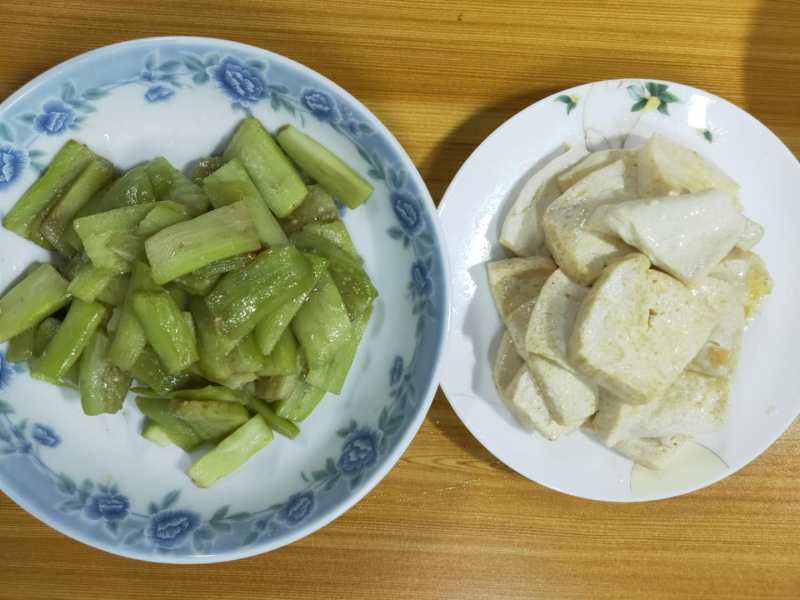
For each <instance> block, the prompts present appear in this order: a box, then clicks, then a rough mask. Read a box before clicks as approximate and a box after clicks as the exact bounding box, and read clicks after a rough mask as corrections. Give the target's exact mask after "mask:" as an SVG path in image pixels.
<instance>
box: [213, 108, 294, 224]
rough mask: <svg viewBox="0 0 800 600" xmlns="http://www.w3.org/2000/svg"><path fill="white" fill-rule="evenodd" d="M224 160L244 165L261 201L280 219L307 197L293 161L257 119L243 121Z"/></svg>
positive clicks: (227, 149) (229, 145)
mask: <svg viewBox="0 0 800 600" xmlns="http://www.w3.org/2000/svg"><path fill="white" fill-rule="evenodd" d="M224 158H225V160H226V161H230V160H232V159H234V158H238V159H239V160H240V161H241V163H242V165H244V168H245V169H246V170H247V174H248V175H250V179H252V180H253V183H254V184H255V186H256V187H257V188H258V191H259V192H260V193H261V197H262V198H264V200H265V201H266V202H267V204H268V205H269V208H270V210H271V211H272V212H273V213H274V214H275V215H276V216H278V217H285V216H286V215H288V214H289V213H291V212H292V211H293V210H294V209H295V208H297V207H298V206H299V205H300V203H302V202H303V199H305V197H306V194H307V193H308V188H306V184H305V183H303V180H302V179H301V178H300V175H298V173H297V171H296V170H295V168H294V166H293V165H292V163H291V161H289V159H288V158H286V155H285V154H284V153H283V152H282V151H281V149H280V147H279V146H278V144H276V143H275V140H274V139H272V136H271V135H270V134H269V133H268V132H267V130H266V129H264V126H263V125H262V124H261V123H260V122H259V121H258V120H257V119H254V118H252V117H251V118H248V119H245V120H244V121H242V123H241V125H239V128H238V129H237V130H236V133H234V134H233V138H232V139H231V141H230V143H229V144H228V147H227V148H226V149H225V154H224Z"/></svg>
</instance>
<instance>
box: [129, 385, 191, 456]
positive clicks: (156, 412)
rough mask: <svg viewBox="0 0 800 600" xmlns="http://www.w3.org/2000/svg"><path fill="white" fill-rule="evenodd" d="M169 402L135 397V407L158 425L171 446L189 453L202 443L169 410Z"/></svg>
mask: <svg viewBox="0 0 800 600" xmlns="http://www.w3.org/2000/svg"><path fill="white" fill-rule="evenodd" d="M169 404H170V401H169V400H163V399H161V398H146V397H144V396H137V398H136V405H137V406H138V407H139V410H140V411H142V413H143V414H144V415H145V416H146V417H148V418H149V419H151V420H152V421H153V422H154V423H156V424H157V425H159V426H160V427H161V428H162V429H163V430H164V431H165V432H166V434H167V437H169V439H170V440H171V441H172V443H173V444H175V445H176V446H179V447H180V448H183V449H184V450H186V451H187V452H191V451H192V450H194V449H195V448H197V447H198V446H199V445H200V444H202V443H203V440H202V439H200V436H198V435H197V434H196V433H195V432H194V430H193V429H192V428H191V427H189V426H188V425H187V424H186V423H184V422H183V421H181V420H180V419H179V418H178V417H177V416H175V414H174V413H173V412H172V410H171V409H170V406H169Z"/></svg>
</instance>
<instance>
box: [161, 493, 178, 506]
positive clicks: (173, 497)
mask: <svg viewBox="0 0 800 600" xmlns="http://www.w3.org/2000/svg"><path fill="white" fill-rule="evenodd" d="M180 495H181V492H180V490H172V491H171V492H170V493H169V494H167V495H166V496H164V499H163V500H162V501H161V510H166V509H168V508H169V507H170V506H172V505H173V504H175V502H176V501H177V500H178V496H180Z"/></svg>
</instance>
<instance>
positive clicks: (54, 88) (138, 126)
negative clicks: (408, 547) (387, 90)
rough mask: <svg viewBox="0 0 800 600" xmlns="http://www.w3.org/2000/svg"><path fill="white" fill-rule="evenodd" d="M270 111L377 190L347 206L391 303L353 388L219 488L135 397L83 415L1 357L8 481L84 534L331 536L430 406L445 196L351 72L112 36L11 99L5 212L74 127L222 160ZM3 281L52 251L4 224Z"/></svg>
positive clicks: (208, 550) (249, 548)
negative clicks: (190, 470) (439, 217)
mask: <svg viewBox="0 0 800 600" xmlns="http://www.w3.org/2000/svg"><path fill="white" fill-rule="evenodd" d="M251 114H252V115H255V116H256V117H258V118H259V119H261V120H262V121H263V122H264V123H265V124H266V125H267V127H269V128H271V129H274V128H277V127H279V126H281V125H283V124H286V123H292V124H294V125H295V126H297V127H300V128H302V129H303V130H305V131H307V132H308V133H309V134H310V135H312V136H313V137H315V138H316V139H318V140H320V141H321V142H322V143H324V144H325V145H326V146H328V147H329V148H331V149H332V150H333V151H334V152H336V153H337V154H338V155H339V156H341V157H343V158H344V159H345V160H346V161H347V162H348V163H350V164H351V165H353V166H354V167H355V169H356V170H357V171H359V172H360V173H362V174H363V175H364V176H366V177H368V178H369V180H370V181H371V182H372V184H373V185H374V186H375V193H374V195H373V197H372V198H371V199H370V201H369V202H368V203H367V204H366V205H364V206H362V207H361V208H359V209H358V210H355V211H346V212H345V213H344V215H343V218H344V220H345V222H346V224H347V226H348V227H349V229H350V231H351V233H352V236H353V239H354V241H355V244H356V246H357V247H358V250H359V252H360V253H361V255H362V256H363V257H364V259H365V265H366V268H367V271H368V272H369V274H370V276H371V277H372V278H373V280H374V282H375V286H376V287H377V288H378V290H379V292H380V299H379V300H378V301H377V303H376V305H375V310H374V313H373V316H372V320H371V322H370V325H369V329H368V331H367V334H366V336H365V338H364V341H363V342H362V346H361V348H360V350H359V353H358V356H357V358H356V361H355V364H354V366H353V368H352V371H351V373H350V375H349V377H348V381H347V385H346V387H345V389H344V391H343V393H342V395H341V396H340V397H334V396H329V397H327V398H326V399H325V400H323V402H322V403H321V405H320V406H319V408H318V409H317V410H316V411H315V412H314V413H313V414H312V415H311V417H309V418H308V419H307V420H306V421H305V422H304V423H303V424H302V432H301V434H300V435H299V436H298V438H297V439H295V440H293V441H290V440H287V439H285V438H283V437H281V436H276V438H275V440H274V441H273V442H272V443H271V444H270V445H269V446H268V447H267V448H266V449H265V450H263V451H262V452H260V453H259V454H257V455H256V456H255V457H254V458H253V459H251V460H250V461H249V462H248V463H247V464H246V465H245V466H244V467H243V468H242V469H240V470H239V471H237V472H236V473H235V474H233V475H231V476H230V477H228V478H226V479H224V480H222V481H220V482H219V483H218V484H217V485H215V486H214V487H213V488H211V489H207V490H201V489H198V488H195V487H194V486H193V485H192V484H191V482H190V481H189V480H188V478H187V477H186V475H185V474H184V471H185V469H186V468H187V467H188V465H189V464H190V462H191V460H192V459H191V457H190V456H189V455H187V454H185V453H183V452H181V451H180V450H179V449H177V448H174V447H173V448H159V447H157V446H155V445H153V444H151V443H150V442H148V441H146V440H144V439H142V438H141V437H140V435H139V430H140V427H141V420H142V417H141V414H140V413H139V412H138V410H137V409H136V407H135V405H134V404H133V403H132V402H130V401H129V402H128V403H126V405H125V408H124V409H123V410H122V411H121V412H120V413H118V414H116V415H105V416H100V417H86V416H84V415H83V414H82V412H81V408H80V403H79V400H78V395H77V394H76V393H74V392H72V391H68V390H63V389H58V388H55V387H53V386H50V385H47V384H44V383H41V382H38V381H34V380H32V379H31V378H30V377H29V375H28V374H27V372H26V369H25V367H22V366H20V365H11V364H9V363H7V362H6V361H5V359H4V358H3V357H2V356H0V488H2V490H3V491H4V492H5V493H6V494H7V495H8V496H10V497H11V498H12V499H13V500H15V501H16V502H17V503H18V504H19V505H20V506H22V507H23V508H25V509H26V510H28V511H29V512H31V513H32V514H34V515H35V516H37V517H38V518H39V519H41V520H42V521H44V522H45V523H47V524H49V525H51V526H52V527H54V528H56V529H58V530H59V531H61V532H63V533H65V534H67V535H69V536H72V537H74V538H76V539H78V540H80V541H82V542H84V543H87V544H90V545H92V546H96V547H98V548H101V549H103V550H107V551H109V552H113V553H116V554H121V555H124V556H130V557H134V558H139V559H144V560H152V561H158V562H176V563H190V562H214V561H222V560H231V559H235V558H241V557H245V556H250V555H253V554H258V553H260V552H266V551H268V550H271V549H274V548H278V547H280V546H283V545H285V544H288V543H291V542H292V541H294V540H297V539H299V538H301V537H303V536H305V535H308V534H309V533H311V532H313V531H315V530H317V529H319V528H320V527H322V526H324V525H325V524H327V523H329V522H330V521H331V520H333V519H334V518H336V517H337V516H338V515H340V514H342V513H343V512H344V511H345V510H347V509H348V508H350V507H351V506H352V505H353V504H355V503H356V502H357V501H358V500H359V499H360V498H362V497H363V496H364V495H365V494H366V493H367V492H368V491H369V490H370V489H372V487H374V486H375V485H376V484H377V483H378V482H379V481H380V480H381V478H382V477H383V476H384V475H386V473H387V472H388V471H389V469H391V467H392V466H393V465H394V464H395V462H396V461H397V460H398V458H399V457H400V455H401V454H402V452H403V451H404V450H405V448H406V447H407V446H408V444H409V443H410V441H411V439H412V438H413V436H414V434H415V433H416V431H417V429H418V428H419V426H420V424H421V422H422V419H423V418H424V416H425V414H426V412H427V410H428V407H429V405H430V403H431V399H432V397H433V393H434V391H435V389H436V371H437V365H438V363H439V356H440V354H441V350H442V344H443V340H444V338H445V333H446V330H447V323H448V277H447V273H446V262H445V256H444V252H443V247H442V241H441V240H442V238H441V234H440V232H439V229H438V225H437V223H436V217H435V212H434V208H433V203H432V201H431V198H430V194H429V193H428V191H427V189H426V188H425V185H424V183H423V181H422V179H421V178H420V176H419V174H418V173H417V171H416V169H415V168H414V165H413V164H412V162H411V160H410V159H409V158H408V156H407V155H406V153H405V152H404V151H403V149H402V148H401V146H400V144H399V143H398V142H397V140H395V138H394V137H393V136H392V134H391V133H389V131H388V130H387V129H386V128H385V127H384V126H383V125H382V124H381V123H380V121H379V120H378V119H377V118H376V117H375V116H374V115H373V114H372V113H370V112H369V111H368V110H367V109H366V108H365V107H364V106H363V105H362V104H361V103H359V102H358V101H357V100H356V99H355V98H353V97H352V96H350V95H349V94H348V93H347V92H345V91H344V90H343V89H341V88H340V87H338V86H337V85H336V84H334V83H332V82H331V81H329V80H327V79H325V78H324V77H322V76H320V75H319V74H317V73H315V72H314V71H312V70H310V69H308V68H306V67H304V66H302V65H299V64H297V63H295V62H292V61H291V60H288V59H286V58H284V57H282V56H279V55H276V54H273V53H270V52H266V51H264V50H261V49H259V48H254V47H251V46H246V45H242V44H237V43H234V42H228V41H223V40H214V39H203V38H154V39H145V40H137V41H133V42H126V43H123V44H117V45H114V46H109V47H106V48H101V49H99V50H95V51H93V52H89V53H87V54H83V55H81V56H79V57H77V58H74V59H72V60H70V61H67V62H65V63H63V64H61V65H59V66H57V67H55V68H53V69H51V70H50V71H48V72H47V73H45V74H43V75H41V76H39V77H37V78H36V79H35V80H33V81H32V82H30V83H29V84H28V85H26V86H25V87H23V88H22V89H21V90H19V91H18V92H17V93H15V94H14V95H13V96H11V97H10V98H9V99H8V100H6V101H5V102H4V103H3V104H2V105H1V106H0V208H1V209H2V210H3V211H7V210H8V209H9V208H10V207H11V206H12V205H13V204H14V202H15V201H16V199H17V198H18V197H19V196H20V194H22V192H23V191H24V190H25V189H26V188H27V187H28V186H29V185H30V184H31V182H32V181H34V179H35V178H36V177H37V176H38V175H39V173H40V171H41V170H42V169H43V168H44V167H45V166H46V165H47V163H48V162H49V160H50V158H51V157H52V156H53V154H54V152H55V151H56V150H57V149H58V148H59V147H60V146H61V145H62V144H63V143H64V142H65V141H66V140H67V139H69V138H75V139H78V140H80V141H82V142H85V143H86V144H88V145H89V146H90V147H91V148H92V149H93V150H95V151H96V152H98V153H99V154H101V155H103V156H105V157H107V158H109V159H110V160H112V161H113V162H114V163H115V164H117V165H118V166H120V167H123V168H128V167H131V166H133V165H135V164H136V163H139V162H141V161H143V160H146V159H149V158H152V157H154V156H157V155H163V156H166V157H167V158H168V159H169V160H170V161H171V162H172V163H173V164H175V165H176V166H178V167H181V168H183V167H185V166H186V165H187V164H188V163H189V162H190V161H192V160H194V159H196V158H198V157H201V156H205V155H209V154H212V153H215V152H218V151H219V150H220V149H221V148H222V147H223V146H224V143H225V140H226V138H227V137H228V136H229V135H230V134H231V132H232V131H233V130H234V128H235V127H236V125H237V123H238V122H239V121H240V120H241V119H242V118H243V117H245V116H247V115H251ZM0 249H2V251H1V252H0V287H2V288H5V287H6V286H7V285H9V284H10V283H11V282H12V281H13V280H14V279H15V278H16V277H17V275H18V274H19V273H20V271H21V270H23V269H24V268H25V267H26V266H27V265H28V264H30V263H31V262H32V261H34V260H47V258H48V257H47V253H46V252H44V251H42V250H41V249H39V248H38V247H36V246H34V245H33V244H30V243H28V242H26V241H25V240H22V239H20V238H19V237H17V236H15V235H13V234H11V233H9V232H7V231H5V230H3V231H0Z"/></svg>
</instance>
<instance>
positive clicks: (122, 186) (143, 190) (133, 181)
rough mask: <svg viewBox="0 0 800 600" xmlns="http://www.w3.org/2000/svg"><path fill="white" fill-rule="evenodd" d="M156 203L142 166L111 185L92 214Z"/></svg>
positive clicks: (93, 207)
mask: <svg viewBox="0 0 800 600" xmlns="http://www.w3.org/2000/svg"><path fill="white" fill-rule="evenodd" d="M155 201H156V196H155V193H154V192H153V186H152V185H151V183H150V178H149V177H148V176H147V171H146V170H145V167H144V166H139V167H134V168H133V169H131V170H130V171H128V172H127V173H125V174H124V175H123V176H122V177H120V178H119V179H117V180H116V181H115V182H114V183H112V184H111V185H110V186H109V187H108V189H106V191H105V192H104V193H103V195H102V196H100V198H98V200H97V201H96V202H94V201H93V202H92V206H91V210H92V212H93V213H95V214H96V213H103V212H106V211H109V210H112V209H115V208H122V207H126V206H136V205H138V204H151V203H153V202H155Z"/></svg>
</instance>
